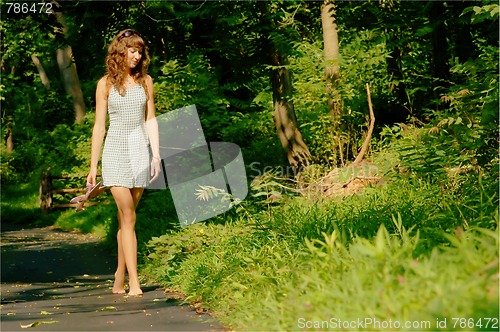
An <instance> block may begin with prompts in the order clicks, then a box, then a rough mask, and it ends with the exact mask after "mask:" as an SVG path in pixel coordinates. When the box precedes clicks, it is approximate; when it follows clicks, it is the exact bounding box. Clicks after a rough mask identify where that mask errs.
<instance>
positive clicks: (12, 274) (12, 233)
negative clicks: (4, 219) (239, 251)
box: [0, 224, 224, 331]
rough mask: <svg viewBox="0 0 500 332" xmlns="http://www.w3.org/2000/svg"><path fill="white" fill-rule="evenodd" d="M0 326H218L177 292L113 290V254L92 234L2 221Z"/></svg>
mask: <svg viewBox="0 0 500 332" xmlns="http://www.w3.org/2000/svg"><path fill="white" fill-rule="evenodd" d="M1 253H2V256H1V325H0V330H1V331H26V329H29V328H34V329H36V330H38V331H223V330H224V327H223V326H222V325H221V324H220V323H218V322H217V321H216V320H215V319H213V318H212V317H211V316H209V315H208V314H205V313H204V314H201V315H199V314H197V313H196V312H195V311H194V310H193V309H191V308H190V307H189V306H185V305H180V303H179V301H178V300H176V298H177V297H176V294H173V293H166V292H165V291H164V290H163V289H161V288H158V287H156V286H149V285H144V286H143V288H142V289H143V291H144V295H143V296H141V297H135V296H131V297H128V296H124V295H115V294H112V293H111V287H112V285H113V282H112V280H113V272H114V268H115V264H116V262H115V260H116V258H115V257H114V256H112V255H110V253H109V250H107V249H106V248H105V246H103V244H102V242H101V241H100V240H99V239H98V238H95V237H93V236H90V235H85V234H77V233H71V232H63V231H60V230H54V229H51V228H31V229H29V228H28V229H19V227H16V226H13V225H9V224H7V225H5V224H2V233H1Z"/></svg>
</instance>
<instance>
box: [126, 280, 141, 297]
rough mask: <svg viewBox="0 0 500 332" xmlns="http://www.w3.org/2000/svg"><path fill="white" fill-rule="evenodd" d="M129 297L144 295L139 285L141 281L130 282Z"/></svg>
mask: <svg viewBox="0 0 500 332" xmlns="http://www.w3.org/2000/svg"><path fill="white" fill-rule="evenodd" d="M128 295H130V296H138V295H142V289H141V285H140V283H139V280H137V281H135V282H133V281H129V291H128Z"/></svg>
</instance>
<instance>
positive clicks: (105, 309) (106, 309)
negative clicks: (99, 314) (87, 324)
mask: <svg viewBox="0 0 500 332" xmlns="http://www.w3.org/2000/svg"><path fill="white" fill-rule="evenodd" d="M111 310H116V307H113V306H107V307H104V308H101V309H99V311H111Z"/></svg>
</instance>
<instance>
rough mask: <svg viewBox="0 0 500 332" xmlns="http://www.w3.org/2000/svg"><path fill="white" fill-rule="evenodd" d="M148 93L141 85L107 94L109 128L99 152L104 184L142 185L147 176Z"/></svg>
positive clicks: (131, 186)
mask: <svg viewBox="0 0 500 332" xmlns="http://www.w3.org/2000/svg"><path fill="white" fill-rule="evenodd" d="M146 102H147V96H146V92H145V91H144V88H143V87H142V86H141V85H133V86H131V87H129V88H127V90H126V92H125V95H124V96H121V95H120V94H119V93H118V91H117V90H116V88H115V87H112V88H111V91H110V93H109V96H108V114H109V128H108V132H107V135H106V140H105V142H104V149H103V152H102V182H103V185H104V186H107V187H113V186H120V187H127V188H145V187H147V186H148V185H149V179H150V170H149V167H150V151H149V140H148V136H147V132H146V123H145V117H146V114H145V113H146Z"/></svg>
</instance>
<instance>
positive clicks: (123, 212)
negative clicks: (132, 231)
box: [119, 209, 135, 227]
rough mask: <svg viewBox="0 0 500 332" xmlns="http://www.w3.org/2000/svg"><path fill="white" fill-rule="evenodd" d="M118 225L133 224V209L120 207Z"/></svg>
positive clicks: (127, 225)
mask: <svg viewBox="0 0 500 332" xmlns="http://www.w3.org/2000/svg"><path fill="white" fill-rule="evenodd" d="M119 214H120V217H119V218H120V226H121V227H130V226H133V225H134V224H135V211H134V210H132V209H120V211H119Z"/></svg>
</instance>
